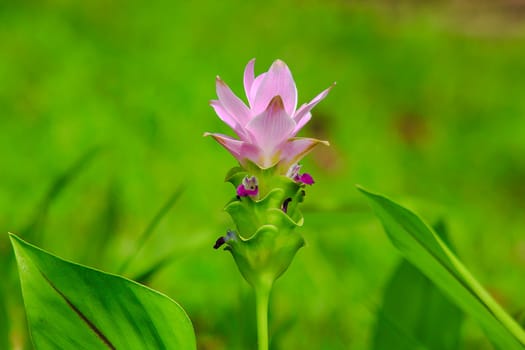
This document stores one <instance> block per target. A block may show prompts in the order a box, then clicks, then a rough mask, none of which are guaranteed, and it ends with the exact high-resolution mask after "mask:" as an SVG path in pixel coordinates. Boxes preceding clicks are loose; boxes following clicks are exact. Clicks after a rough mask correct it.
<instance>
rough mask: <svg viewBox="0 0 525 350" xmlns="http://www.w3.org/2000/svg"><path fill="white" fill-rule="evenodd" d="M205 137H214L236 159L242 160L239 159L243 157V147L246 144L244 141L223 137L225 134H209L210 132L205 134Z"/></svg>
mask: <svg viewBox="0 0 525 350" xmlns="http://www.w3.org/2000/svg"><path fill="white" fill-rule="evenodd" d="M204 136H211V137H213V138H214V139H215V141H217V142H218V143H220V144H221V145H222V146H223V147H224V148H226V149H227V150H228V151H229V152H230V153H231V154H232V155H233V156H234V157H235V158H237V159H238V160H240V159H239V157H240V156H241V150H242V145H243V143H244V142H243V141H240V140H236V139H234V138H231V137H229V136H226V135H223V134H214V133H209V132H205V133H204Z"/></svg>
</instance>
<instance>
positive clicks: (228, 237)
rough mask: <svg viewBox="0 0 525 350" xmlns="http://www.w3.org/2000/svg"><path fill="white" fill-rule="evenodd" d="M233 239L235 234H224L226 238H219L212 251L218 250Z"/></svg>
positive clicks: (228, 232)
mask: <svg viewBox="0 0 525 350" xmlns="http://www.w3.org/2000/svg"><path fill="white" fill-rule="evenodd" d="M232 239H235V232H233V231H231V230H228V231H227V232H226V236H222V237H219V238H218V239H217V241H216V242H215V244H214V245H213V249H219V248H220V247H221V246H222V245H223V244H224V243H226V242H228V241H230V240H232Z"/></svg>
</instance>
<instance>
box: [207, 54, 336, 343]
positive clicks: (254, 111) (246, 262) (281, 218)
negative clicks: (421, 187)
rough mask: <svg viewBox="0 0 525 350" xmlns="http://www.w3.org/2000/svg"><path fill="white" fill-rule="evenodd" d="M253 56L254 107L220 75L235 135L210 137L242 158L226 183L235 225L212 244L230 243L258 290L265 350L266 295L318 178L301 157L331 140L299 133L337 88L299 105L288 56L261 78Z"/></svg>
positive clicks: (285, 261) (249, 92)
mask: <svg viewBox="0 0 525 350" xmlns="http://www.w3.org/2000/svg"><path fill="white" fill-rule="evenodd" d="M254 63H255V60H251V61H250V62H249V63H248V65H247V66H246V69H245V71H244V89H245V91H246V97H247V99H248V106H247V105H246V104H244V102H242V101H241V100H240V99H239V98H238V97H237V96H235V95H234V94H233V92H232V91H231V90H230V88H229V87H228V86H227V85H226V84H225V83H224V82H223V81H222V80H221V79H220V78H217V95H218V100H213V101H211V105H212V107H213V108H214V109H215V112H216V113H217V115H218V116H219V118H220V119H222V120H223V121H224V122H225V123H226V124H228V125H229V126H230V127H231V128H232V129H233V130H234V131H235V133H236V134H237V136H238V137H239V139H235V138H232V137H229V136H226V135H222V134H210V133H205V135H209V136H212V137H213V138H214V139H215V140H217V141H218V142H219V143H220V144H221V145H222V146H224V147H225V148H226V149H227V150H228V151H229V152H230V153H231V154H232V155H233V156H234V157H235V158H236V159H237V160H238V161H239V163H240V165H241V166H240V167H235V168H233V169H231V170H230V171H229V172H228V174H227V175H226V181H228V182H230V183H231V184H232V185H233V186H234V188H235V196H233V198H232V199H231V200H230V201H229V202H228V204H227V205H226V207H225V208H224V210H225V211H226V212H228V214H230V216H231V217H232V219H233V221H234V223H235V226H236V231H232V230H228V232H227V234H226V235H225V236H222V237H219V239H217V241H216V242H215V245H214V246H213V247H214V248H215V249H218V248H220V247H222V246H225V250H228V251H229V252H230V253H231V254H232V256H233V258H234V259H235V262H236V264H237V267H238V268H239V271H240V272H241V274H242V275H243V277H244V278H245V279H246V281H248V283H250V285H252V287H253V288H254V290H255V297H256V305H257V308H256V309H257V322H258V329H257V330H258V338H259V350H267V349H268V334H267V325H266V324H267V318H266V313H267V309H268V298H269V295H270V291H271V288H272V285H273V283H274V282H275V280H276V279H277V278H279V277H280V276H281V275H282V274H283V273H284V272H285V271H286V270H287V269H288V267H289V266H290V264H291V262H292V260H293V258H294V256H295V254H296V253H297V251H298V250H299V249H300V248H301V247H302V246H303V245H304V239H303V237H302V236H301V234H300V233H298V232H296V231H295V229H296V228H297V227H300V226H302V225H303V222H304V220H303V215H302V213H301V211H300V210H299V205H300V203H302V202H303V201H304V198H305V194H306V186H307V185H312V184H313V183H314V179H313V177H312V176H311V175H310V174H308V173H301V172H300V171H301V166H300V165H299V164H298V163H297V162H298V161H299V160H301V159H302V158H303V157H304V156H305V155H306V154H307V153H308V152H309V151H311V150H312V149H313V148H314V147H315V146H316V145H318V144H325V145H328V142H326V141H321V140H317V139H312V138H299V137H296V135H297V133H298V132H299V130H301V128H302V127H303V126H304V125H305V124H306V123H308V121H309V120H310V118H311V117H312V115H311V113H310V111H311V110H312V108H314V106H315V105H317V104H318V103H319V102H320V101H321V100H322V99H323V98H325V97H326V95H327V94H328V92H329V91H330V89H331V88H332V87H329V88H328V89H326V90H324V91H323V92H321V93H320V94H319V95H317V96H316V97H315V98H314V99H313V100H312V101H310V102H308V103H305V104H303V105H302V106H301V107H299V109H297V89H296V88H295V82H294V80H293V78H292V74H291V73H290V70H289V69H288V67H287V66H286V64H285V63H284V62H283V61H280V60H277V61H275V62H274V63H273V64H272V66H271V67H270V69H269V70H268V72H265V73H262V74H260V75H258V76H257V77H255V75H254V72H253V67H254Z"/></svg>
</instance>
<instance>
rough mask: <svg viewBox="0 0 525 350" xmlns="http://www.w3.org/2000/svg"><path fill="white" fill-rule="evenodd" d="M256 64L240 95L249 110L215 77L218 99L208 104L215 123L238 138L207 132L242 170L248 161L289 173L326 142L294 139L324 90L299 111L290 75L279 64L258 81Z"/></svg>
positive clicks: (249, 70) (247, 72)
mask: <svg viewBox="0 0 525 350" xmlns="http://www.w3.org/2000/svg"><path fill="white" fill-rule="evenodd" d="M254 64H255V59H253V60H251V61H250V62H248V65H247V66H246V69H245V71H244V90H245V92H246V97H247V99H248V106H247V105H246V104H245V103H244V102H243V101H242V100H241V99H239V98H238V97H237V96H236V95H235V94H234V93H233V92H232V91H231V90H230V88H229V87H228V85H226V83H224V82H223V81H222V80H221V79H220V78H219V77H217V96H218V99H217V100H213V101H211V102H210V104H211V106H212V107H213V109H214V110H215V112H216V113H217V115H218V116H219V118H220V119H221V120H222V121H223V122H225V123H226V124H228V126H230V127H231V128H232V129H233V131H235V133H236V134H237V136H238V137H239V139H235V138H231V137H229V136H226V135H223V134H215V133H205V134H204V135H205V136H212V137H213V138H214V139H215V140H216V141H217V142H219V143H220V144H221V145H222V146H224V148H226V149H227V150H228V151H229V152H230V153H231V154H232V155H233V156H234V157H235V158H237V160H238V161H239V162H240V163H241V165H245V164H246V161H247V160H249V161H251V162H253V163H255V164H256V165H257V166H259V167H260V168H261V169H267V168H271V167H273V166H275V165H276V164H279V165H280V168H281V169H287V168H288V167H289V166H290V165H291V164H293V163H296V162H298V161H299V160H300V159H301V158H303V157H304V156H305V155H306V154H307V153H308V152H310V151H311V150H312V149H313V148H314V147H315V146H317V145H318V144H320V143H323V144H325V145H328V142H327V141H321V140H317V139H312V138H301V137H296V135H297V133H298V132H299V130H301V129H302V128H303V127H304V126H305V125H306V123H308V121H309V120H310V119H311V118H312V115H311V113H310V111H311V110H312V108H314V107H315V106H316V105H317V104H318V103H319V102H321V100H323V99H324V98H325V97H326V95H327V94H328V92H329V91H330V89H331V88H332V86H331V87H329V88H328V89H326V90H324V91H323V92H321V93H320V94H319V95H317V96H316V97H314V99H313V100H311V101H310V102H308V103H305V104H303V105H301V107H299V108H297V89H296V87H295V81H294V79H293V77H292V73H291V72H290V69H289V68H288V66H287V65H286V64H285V63H284V62H283V61H281V60H276V61H275V62H274V63H273V64H272V65H271V67H270V69H269V70H268V71H267V72H265V73H262V74H260V75H258V76H255V73H254Z"/></svg>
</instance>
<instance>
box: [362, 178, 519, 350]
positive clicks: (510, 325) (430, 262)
mask: <svg viewBox="0 0 525 350" xmlns="http://www.w3.org/2000/svg"><path fill="white" fill-rule="evenodd" d="M359 190H360V191H361V192H362V193H363V194H364V195H365V196H366V197H367V198H368V199H369V201H370V204H371V206H372V208H373V209H374V211H375V213H376V215H377V216H378V217H379V219H380V220H381V222H382V224H383V227H384V229H385V231H386V233H387V235H388V237H389V238H390V240H391V241H392V243H393V244H394V245H395V246H396V248H397V249H399V250H400V251H401V253H403V255H404V256H405V258H406V259H407V260H408V261H410V262H411V263H412V264H413V265H414V266H415V267H417V268H418V269H419V270H420V271H421V272H423V274H425V275H426V276H427V277H428V278H429V279H430V280H431V281H432V282H434V284H436V286H438V287H439V288H440V289H441V290H442V291H443V292H444V294H445V295H447V296H448V297H449V298H450V300H451V301H453V302H454V303H455V304H456V305H458V306H459V307H460V308H461V309H462V310H463V311H464V312H465V313H467V314H469V315H470V316H472V317H473V318H474V319H475V320H476V321H477V322H478V323H479V324H480V325H481V326H482V327H483V329H484V330H485V333H486V334H487V336H488V338H489V339H490V340H491V341H492V342H493V343H494V344H495V345H496V346H497V347H498V348H499V349H502V350H515V349H516V350H524V349H525V331H524V330H523V329H522V328H521V327H520V326H519V325H518V324H517V323H516V321H514V320H513V319H512V317H511V316H510V315H509V314H507V313H506V312H505V310H503V308H501V306H499V305H498V303H496V301H495V300H494V299H493V298H492V297H491V296H490V294H489V293H488V292H487V291H486V290H485V289H484V288H483V287H482V286H481V285H480V284H479V282H478V281H477V280H476V279H475V278H474V276H472V274H471V273H470V272H469V271H468V270H467V269H466V268H465V266H463V264H462V263H461V262H460V261H459V260H458V258H457V257H456V256H455V255H454V253H452V252H451V251H450V249H449V248H448V247H447V246H446V244H444V243H443V241H442V240H441V239H440V238H439V237H438V236H437V235H436V234H435V233H434V232H433V231H432V229H430V228H429V227H428V226H427V225H426V224H425V223H424V222H423V221H422V220H421V219H420V218H419V217H418V216H417V215H416V214H414V213H412V212H411V211H409V210H408V209H406V208H403V207H402V206H400V205H398V204H396V203H394V202H392V201H391V200H389V199H387V198H385V197H383V196H380V195H377V194H373V193H370V192H368V191H366V190H364V189H362V188H359Z"/></svg>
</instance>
